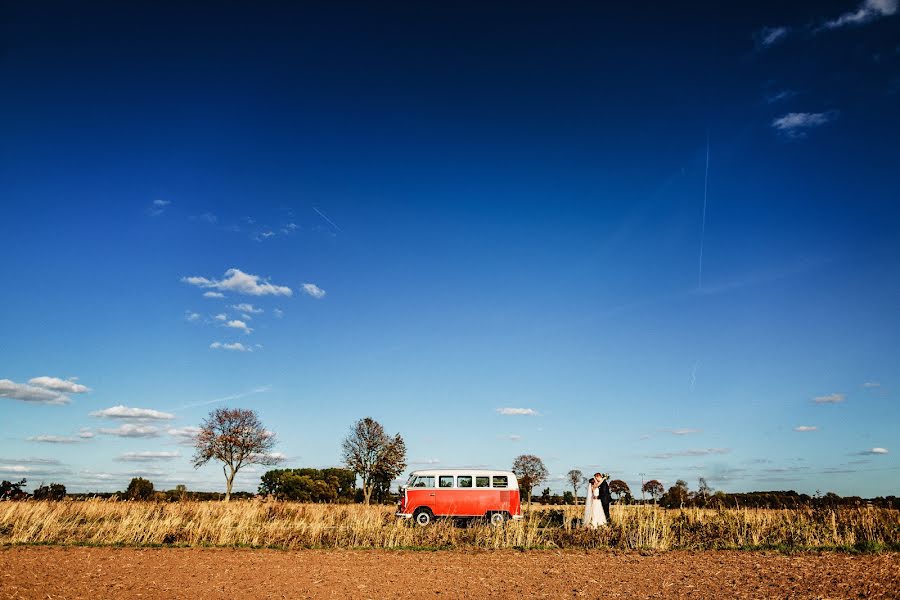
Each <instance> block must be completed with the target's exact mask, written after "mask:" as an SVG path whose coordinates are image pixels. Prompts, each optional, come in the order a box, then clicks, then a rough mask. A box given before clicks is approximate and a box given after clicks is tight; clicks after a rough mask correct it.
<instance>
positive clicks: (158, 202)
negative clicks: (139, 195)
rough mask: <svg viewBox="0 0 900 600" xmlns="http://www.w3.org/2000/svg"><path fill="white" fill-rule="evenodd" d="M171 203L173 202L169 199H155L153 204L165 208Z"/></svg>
mask: <svg viewBox="0 0 900 600" xmlns="http://www.w3.org/2000/svg"><path fill="white" fill-rule="evenodd" d="M170 204H172V203H171V202H170V201H169V200H154V201H153V206H156V207H158V208H165V207H167V206H168V205H170Z"/></svg>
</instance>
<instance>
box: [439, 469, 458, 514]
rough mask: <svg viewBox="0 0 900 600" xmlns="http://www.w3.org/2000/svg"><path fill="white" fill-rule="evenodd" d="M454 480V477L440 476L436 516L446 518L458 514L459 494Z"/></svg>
mask: <svg viewBox="0 0 900 600" xmlns="http://www.w3.org/2000/svg"><path fill="white" fill-rule="evenodd" d="M454 479H455V477H454V476H453V475H438V478H437V489H436V490H435V492H436V494H435V497H434V514H436V515H444V516H452V515H456V514H458V513H457V510H458V507H457V504H458V497H457V494H458V492H457V490H456V482H455V481H454Z"/></svg>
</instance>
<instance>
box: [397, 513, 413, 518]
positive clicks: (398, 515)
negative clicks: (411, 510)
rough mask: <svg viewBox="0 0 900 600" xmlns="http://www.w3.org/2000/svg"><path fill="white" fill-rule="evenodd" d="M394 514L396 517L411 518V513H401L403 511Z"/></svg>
mask: <svg viewBox="0 0 900 600" xmlns="http://www.w3.org/2000/svg"><path fill="white" fill-rule="evenodd" d="M395 516H396V517H397V518H398V519H412V515H411V514H408V513H403V512H398V513H395Z"/></svg>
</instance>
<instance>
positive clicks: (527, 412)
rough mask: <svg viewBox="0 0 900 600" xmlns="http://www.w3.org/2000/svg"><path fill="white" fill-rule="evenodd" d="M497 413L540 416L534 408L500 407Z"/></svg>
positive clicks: (510, 415) (509, 415)
mask: <svg viewBox="0 0 900 600" xmlns="http://www.w3.org/2000/svg"><path fill="white" fill-rule="evenodd" d="M497 413H498V414H501V415H504V416H508V417H512V416H525V417H536V416H538V412H537V411H536V410H534V409H533V408H509V407H507V408H498V409H497Z"/></svg>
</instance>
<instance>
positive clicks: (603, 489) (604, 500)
mask: <svg viewBox="0 0 900 600" xmlns="http://www.w3.org/2000/svg"><path fill="white" fill-rule="evenodd" d="M611 501H612V495H611V494H610V493H609V482H607V481H606V480H604V481H603V483H601V484H600V503H601V504H602V505H603V512H604V514H606V520H607V522H609V503H610V502H611Z"/></svg>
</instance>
